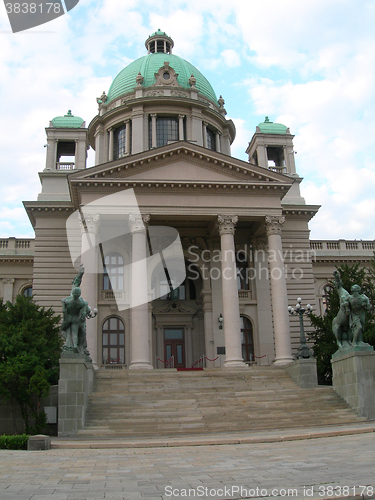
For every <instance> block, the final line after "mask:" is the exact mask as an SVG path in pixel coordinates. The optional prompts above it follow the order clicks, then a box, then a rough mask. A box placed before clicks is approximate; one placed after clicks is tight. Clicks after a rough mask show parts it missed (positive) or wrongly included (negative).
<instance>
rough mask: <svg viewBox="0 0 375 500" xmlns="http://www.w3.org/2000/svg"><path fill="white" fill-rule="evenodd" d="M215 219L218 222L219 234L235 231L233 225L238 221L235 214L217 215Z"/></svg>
mask: <svg viewBox="0 0 375 500" xmlns="http://www.w3.org/2000/svg"><path fill="white" fill-rule="evenodd" d="M217 221H218V224H219V233H220V236H221V235H223V234H233V235H234V231H235V226H236V224H237V222H238V216H237V215H218V216H217Z"/></svg>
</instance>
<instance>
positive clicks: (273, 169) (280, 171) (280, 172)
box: [268, 166, 286, 174]
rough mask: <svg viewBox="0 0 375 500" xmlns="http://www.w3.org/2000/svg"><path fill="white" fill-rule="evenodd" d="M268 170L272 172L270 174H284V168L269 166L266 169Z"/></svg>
mask: <svg viewBox="0 0 375 500" xmlns="http://www.w3.org/2000/svg"><path fill="white" fill-rule="evenodd" d="M268 170H272V172H277V173H278V174H286V167H277V166H271V167H268Z"/></svg>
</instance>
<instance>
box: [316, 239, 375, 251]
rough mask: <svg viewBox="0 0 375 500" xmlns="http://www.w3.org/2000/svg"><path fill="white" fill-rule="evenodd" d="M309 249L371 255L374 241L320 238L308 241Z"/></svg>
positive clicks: (374, 244)
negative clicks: (319, 239)
mask: <svg viewBox="0 0 375 500" xmlns="http://www.w3.org/2000/svg"><path fill="white" fill-rule="evenodd" d="M310 249H311V250H318V251H319V250H320V251H322V252H336V253H337V252H344V254H346V253H347V252H356V253H357V252H358V253H360V252H366V254H368V255H371V254H372V252H374V251H375V242H374V241H356V240H336V241H332V240H321V241H314V240H313V241H310Z"/></svg>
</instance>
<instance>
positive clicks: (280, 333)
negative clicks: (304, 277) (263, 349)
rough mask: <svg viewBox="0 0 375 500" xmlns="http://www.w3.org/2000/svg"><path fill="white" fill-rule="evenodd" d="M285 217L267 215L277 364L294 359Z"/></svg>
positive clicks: (266, 223)
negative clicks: (283, 228) (284, 248)
mask: <svg viewBox="0 0 375 500" xmlns="http://www.w3.org/2000/svg"><path fill="white" fill-rule="evenodd" d="M284 222H285V217H281V216H271V217H269V216H267V217H266V219H265V226H266V232H267V237H268V260H269V266H270V281H271V298H272V314H273V330H274V335H275V350H276V359H275V364H276V365H284V364H286V363H290V362H291V361H293V357H292V347H291V342H290V328H289V314H288V295H287V289H286V280H285V270H284V259H283V247H282V242H281V228H282V225H283V224H284Z"/></svg>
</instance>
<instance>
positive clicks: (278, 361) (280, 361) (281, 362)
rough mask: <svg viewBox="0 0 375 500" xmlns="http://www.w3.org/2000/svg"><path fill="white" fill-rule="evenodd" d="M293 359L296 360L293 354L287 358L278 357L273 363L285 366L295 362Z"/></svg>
mask: <svg viewBox="0 0 375 500" xmlns="http://www.w3.org/2000/svg"><path fill="white" fill-rule="evenodd" d="M293 361H295V359H294V358H293V356H290V357H287V358H278V359H277V358H276V359H275V361H274V362H273V364H274V365H275V366H284V365H288V364H289V363H293Z"/></svg>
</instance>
